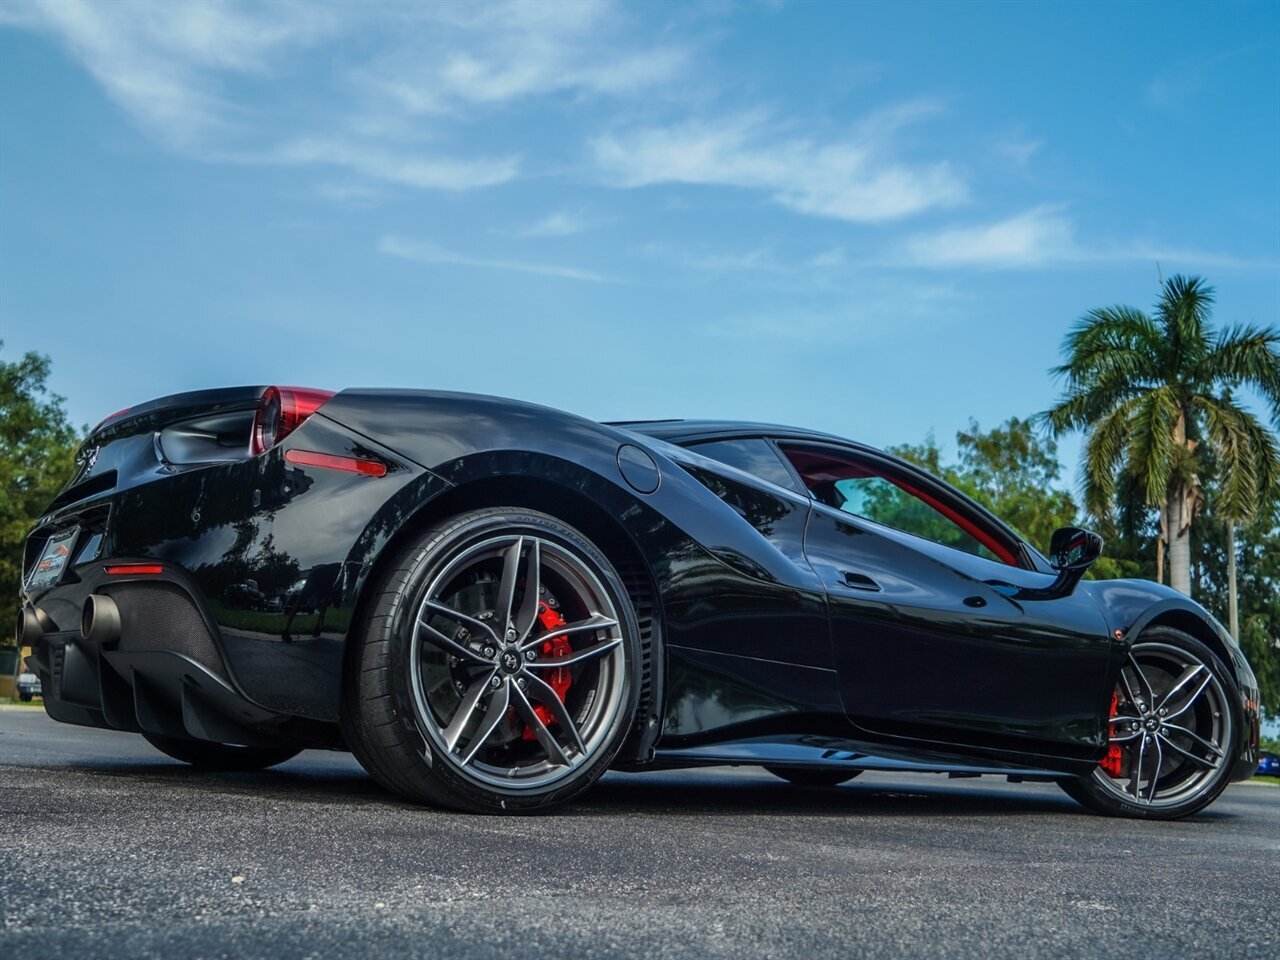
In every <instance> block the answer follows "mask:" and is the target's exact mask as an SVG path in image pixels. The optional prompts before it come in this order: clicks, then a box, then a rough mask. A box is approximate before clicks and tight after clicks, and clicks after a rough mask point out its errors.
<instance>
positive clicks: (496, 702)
mask: <svg viewBox="0 0 1280 960" xmlns="http://www.w3.org/2000/svg"><path fill="white" fill-rule="evenodd" d="M509 686H510V684H509V683H507V681H505V680H504V681H503V682H502V686H500V687H498V689H497V690H494V691H493V694H492V695H491V696H490V697H489V702H488V703H486V704H485V707H484V720H483V721H481V723H480V727H479V729H478V730H476V732H475V736H473V737H472V738H471V739H470V740H469V741H468V742H467V752H466V753H465V754H464V755H463V757H462V765H463V766H464V767H465V766H466V765H467V764H468V763H470V762H471V761H472V759H473V758H474V757H475V755H476V754H477V753H478V752H479V751H480V748H481V747H483V746H484V742H485V741H486V740H488V739H489V737H490V736H492V735H493V731H494V730H496V729H498V724H500V723H501V722H502V718H503V717H505V716H506V715H507V707H508V706H509V705H510V703H511V692H510V690H509V689H508V688H509Z"/></svg>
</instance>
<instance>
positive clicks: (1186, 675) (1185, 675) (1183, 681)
mask: <svg viewBox="0 0 1280 960" xmlns="http://www.w3.org/2000/svg"><path fill="white" fill-rule="evenodd" d="M1204 669H1206V668H1205V665H1204V664H1203V663H1197V664H1194V665H1192V666H1190V667H1187V668H1186V669H1185V670H1183V671H1182V676H1180V677H1179V678H1178V680H1177V682H1176V683H1175V684H1174V685H1173V686H1172V687H1170V688H1169V692H1168V693H1166V694H1165V695H1164V696H1163V697H1161V698H1160V703H1159V704H1157V708H1158V707H1167V706H1168V705H1169V704H1170V703H1171V702H1172V701H1173V700H1174V698H1175V697H1177V695H1178V694H1179V692H1181V690H1182V688H1183V687H1185V686H1186V685H1187V684H1188V683H1190V682H1191V681H1192V680H1194V679H1195V678H1196V677H1197V676H1199V674H1200V671H1201V670H1204Z"/></svg>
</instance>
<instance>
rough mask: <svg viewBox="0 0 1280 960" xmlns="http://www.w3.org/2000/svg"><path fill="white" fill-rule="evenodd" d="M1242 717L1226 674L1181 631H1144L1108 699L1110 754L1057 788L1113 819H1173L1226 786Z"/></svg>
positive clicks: (1203, 803)
mask: <svg viewBox="0 0 1280 960" xmlns="http://www.w3.org/2000/svg"><path fill="white" fill-rule="evenodd" d="M1242 729H1243V720H1242V717H1241V711H1240V695H1239V692H1238V690H1237V689H1236V684H1235V680H1234V678H1233V676H1232V674H1231V671H1230V670H1229V669H1228V668H1227V667H1226V665H1225V664H1223V662H1222V661H1221V659H1219V658H1218V657H1217V656H1216V655H1215V654H1214V653H1213V651H1212V650H1210V649H1209V648H1208V647H1206V646H1205V645H1204V644H1203V643H1201V642H1200V641H1199V640H1196V639H1195V638H1194V637H1191V636H1189V635H1187V634H1185V633H1183V632H1182V631H1180V630H1174V629H1171V628H1168V627H1155V628H1152V629H1150V630H1146V631H1144V632H1143V634H1142V636H1141V637H1140V638H1139V640H1138V641H1137V642H1136V643H1134V645H1133V647H1132V648H1131V649H1130V651H1129V656H1128V660H1127V662H1126V664H1125V666H1124V668H1123V669H1122V670H1121V672H1120V679H1119V681H1118V682H1117V684H1116V689H1115V692H1114V694H1113V697H1112V710H1111V717H1110V721H1109V739H1110V750H1109V752H1108V755H1107V757H1106V759H1104V760H1103V762H1102V763H1101V764H1099V766H1098V767H1097V768H1096V769H1095V770H1094V771H1093V773H1091V774H1090V775H1089V776H1087V777H1081V778H1078V779H1074V780H1068V781H1064V782H1063V783H1062V784H1061V785H1062V788H1063V789H1064V790H1065V791H1066V792H1067V793H1068V794H1070V795H1071V796H1072V797H1074V798H1075V799H1076V800H1078V801H1080V803H1082V804H1084V805H1085V806H1086V807H1089V808H1090V809H1092V810H1096V811H1098V812H1099V813H1106V814H1110V815H1113V816H1123V817H1143V818H1147V819H1156V820H1176V819H1178V818H1179V817H1185V816H1189V815H1190V814H1193V813H1195V812H1197V811H1198V810H1202V809H1203V808H1204V807H1206V806H1208V805H1209V804H1210V803H1212V802H1213V801H1214V800H1215V799H1216V798H1217V796H1218V795H1219V794H1220V793H1221V792H1222V791H1223V790H1224V789H1225V788H1226V786H1227V783H1228V782H1229V780H1230V777H1231V768H1232V765H1233V762H1234V758H1235V756H1236V753H1237V749H1236V748H1237V744H1238V742H1239V737H1240V732H1241V730H1242Z"/></svg>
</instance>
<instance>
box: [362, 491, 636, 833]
mask: <svg viewBox="0 0 1280 960" xmlns="http://www.w3.org/2000/svg"><path fill="white" fill-rule="evenodd" d="M504 538H505V539H504ZM516 538H525V539H524V540H520V541H519V542H518V543H516V544H515V546H514V553H513V556H514V557H515V559H514V561H511V562H512V563H514V564H515V567H517V568H518V567H519V566H520V564H521V563H524V564H525V568H524V572H525V574H526V579H527V575H528V571H529V566H528V564H529V563H530V562H531V557H532V553H531V552H529V553H523V552H522V550H524V549H525V548H523V547H522V546H521V545H520V544H522V543H525V542H527V541H536V542H537V543H538V544H539V545H540V546H539V550H540V551H555V552H556V553H557V555H559V556H560V557H561V558H562V560H563V559H564V558H569V559H568V560H564V562H566V563H569V562H570V561H572V562H573V563H577V564H580V565H581V566H582V568H583V569H584V570H585V571H586V572H587V573H588V574H590V578H591V582H592V583H593V585H594V587H596V588H598V589H599V590H601V591H603V596H604V598H605V600H606V603H607V605H609V606H611V608H612V610H613V611H614V612H615V614H616V616H615V617H613V619H611V620H610V623H611V626H610V627H609V632H610V633H611V637H609V638H606V639H608V640H609V643H611V644H613V646H612V647H610V652H609V653H608V657H607V665H606V663H605V659H606V658H605V656H604V655H603V654H602V655H601V663H600V665H599V666H597V667H595V668H594V669H595V670H596V672H597V673H596V675H597V677H603V676H605V673H606V671H607V675H608V677H609V683H610V687H609V694H608V696H607V697H606V696H604V695H601V696H599V697H598V700H599V703H600V704H601V705H602V706H601V707H599V708H597V707H596V706H595V704H596V701H597V695H596V694H594V693H593V694H590V697H591V705H590V706H589V707H588V708H587V710H588V712H589V711H590V710H597V709H604V708H605V707H607V708H608V710H609V716H608V719H607V720H606V719H604V718H603V715H600V716H599V718H598V720H597V721H596V722H595V725H594V726H593V727H592V739H591V740H590V749H589V750H587V751H586V752H583V751H576V752H575V753H574V754H573V756H574V757H576V759H573V760H572V761H571V762H566V763H564V764H563V770H560V771H559V772H557V770H558V769H559V768H558V767H557V766H556V761H554V760H553V759H552V757H551V752H550V751H551V748H550V747H548V746H546V745H545V744H544V743H543V741H541V740H538V741H536V743H537V747H536V748H533V749H541V750H543V751H544V752H545V754H546V759H545V760H543V761H541V762H542V763H543V765H544V766H545V767H546V768H547V769H548V770H549V771H550V772H548V773H547V774H545V776H547V777H558V778H559V779H555V780H554V781H553V782H548V783H546V784H545V785H537V784H535V783H534V782H533V778H530V779H529V781H527V782H526V781H521V780H518V779H517V774H516V772H515V771H516V770H517V769H523V768H518V766H517V765H516V761H512V773H511V774H510V779H509V780H504V779H502V777H501V775H500V774H495V773H493V772H492V771H493V770H494V769H495V766H496V765H486V763H484V762H482V760H481V758H487V757H489V756H491V755H492V754H493V751H494V750H498V751H502V750H507V749H509V750H519V749H524V748H523V747H521V745H520V744H519V743H518V742H517V740H518V739H519V738H516V739H512V738H509V737H508V738H507V739H503V737H502V734H503V732H504V731H505V730H507V729H508V727H509V726H510V721H509V720H507V719H503V720H501V727H500V728H499V729H497V730H494V731H493V732H492V734H490V733H485V734H484V735H480V734H479V732H478V730H476V732H474V733H473V734H472V736H471V737H468V738H467V742H466V743H465V744H461V745H459V746H458V747H457V751H456V752H455V748H454V747H449V748H448V749H447V750H446V744H445V743H444V742H443V740H442V735H441V729H440V728H441V727H442V726H445V725H446V724H445V721H444V718H443V711H442V712H441V715H440V716H437V714H436V708H435V707H434V706H433V705H432V703H431V702H430V699H429V698H430V696H431V695H433V694H438V693H439V691H442V690H446V689H447V687H446V686H445V685H446V684H447V683H448V682H449V680H448V678H449V677H450V676H451V675H450V674H449V673H448V671H449V670H456V669H462V668H466V669H478V670H479V671H480V672H481V676H483V671H484V670H486V669H492V670H493V673H491V674H489V679H490V680H493V678H494V677H497V678H499V679H500V681H501V683H502V684H503V685H504V689H505V690H507V691H509V693H510V696H511V701H510V702H511V706H510V707H506V706H504V707H500V708H497V709H494V714H495V722H499V721H498V720H497V719H496V717H497V716H499V715H500V716H503V717H511V716H514V715H515V714H513V713H512V712H511V710H515V709H519V708H518V707H517V706H516V699H515V698H516V697H517V696H520V695H519V694H517V693H516V692H515V684H516V683H517V680H518V679H519V678H523V677H525V676H530V677H531V676H533V671H532V670H531V669H530V670H528V671H526V669H525V667H524V665H520V666H519V668H518V671H519V677H517V675H516V674H514V673H513V674H510V675H507V674H504V673H503V672H502V669H504V668H500V666H499V665H500V662H501V661H502V659H503V658H504V657H505V656H506V653H507V652H508V651H515V652H517V654H518V653H519V652H520V651H521V650H523V649H524V647H523V646H521V645H520V644H521V643H523V642H524V638H521V641H520V642H519V643H517V642H515V641H512V636H513V635H512V634H509V633H504V634H503V636H502V637H501V638H500V639H499V650H498V653H497V656H496V657H495V658H490V659H489V660H487V661H486V662H485V663H484V664H483V665H481V666H480V667H478V668H477V667H476V665H475V664H473V663H471V662H470V661H466V660H465V659H463V658H461V657H459V656H453V655H450V656H448V657H447V658H446V657H444V656H443V653H442V651H443V650H447V649H453V648H446V647H440V645H439V643H438V642H437V641H435V640H431V641H429V642H427V641H423V640H421V639H417V640H415V634H416V633H418V632H419V631H420V630H421V629H422V628H421V627H420V626H419V623H420V616H421V614H422V611H423V610H426V609H428V608H427V607H426V606H424V604H427V603H428V602H429V601H430V600H431V597H429V594H432V591H433V590H443V589H445V587H444V586H442V584H452V583H455V582H456V581H455V580H451V579H449V578H450V577H454V576H455V573H454V572H453V571H462V573H459V574H457V576H458V577H459V578H461V577H462V576H463V575H464V574H465V573H466V571H467V570H469V569H470V568H469V567H467V566H466V565H465V558H467V557H469V556H471V555H472V552H474V551H478V550H483V549H485V548H486V546H487V545H488V544H492V543H497V542H506V541H507V540H512V541H514V540H516ZM505 549H511V548H505ZM539 555H540V556H546V555H547V554H545V553H542V554H539ZM506 556H507V555H506V554H505V553H504V555H503V557H504V559H503V561H502V563H503V564H505V563H506V562H507V561H506V559H505V558H506ZM522 558H524V559H522ZM460 564H461V566H460ZM504 569H505V567H504ZM538 570H539V571H540V572H539V583H540V584H541V583H542V577H543V575H544V573H545V571H546V567H545V566H542V565H540V566H539V568H538ZM524 582H525V581H520V584H521V586H517V587H514V588H513V589H514V590H516V591H518V592H519V593H520V595H521V599H520V600H519V601H516V600H515V594H514V593H513V594H512V595H511V601H512V607H511V609H512V610H514V607H515V606H516V604H517V603H519V604H523V603H524V602H525V599H524V597H523V583H524ZM487 585H490V586H491V585H492V581H490V582H489V584H487ZM475 586H476V585H474V584H473V586H472V587H471V588H466V589H474V587H475ZM479 586H480V587H484V586H486V584H479ZM371 597H372V599H371V600H370V602H369V603H368V605H367V607H366V609H365V611H364V614H363V619H362V622H361V623H360V624H359V625H358V626H357V630H358V634H357V636H358V640H357V642H356V643H355V644H353V649H352V654H351V656H350V658H349V659H348V662H347V666H346V669H345V672H344V673H345V675H344V691H343V708H342V733H343V738H344V740H345V741H346V743H347V745H348V746H349V747H350V749H351V751H352V753H353V754H355V756H356V759H357V760H359V762H360V763H361V765H362V766H363V767H364V768H365V770H367V771H368V772H369V774H370V776H372V777H373V778H374V780H376V781H377V782H378V783H380V784H381V785H382V786H384V787H386V788H387V789H388V790H391V791H392V792H394V793H396V794H399V795H400V796H401V797H404V798H406V799H408V800H411V801H413V802H417V803H427V804H433V805H438V806H445V807H451V808H454V809H457V810H464V811H468V812H473V813H503V812H506V813H513V812H525V811H534V810H542V809H546V808H549V807H552V806H554V805H556V804H560V803H564V802H566V801H567V800H569V799H571V798H573V797H575V796H577V795H578V794H580V793H581V792H582V791H583V790H586V789H587V788H588V787H589V786H590V785H591V784H592V783H594V782H595V781H596V780H597V779H598V778H599V777H600V776H601V775H602V774H603V773H604V772H605V770H607V769H608V767H609V765H610V763H611V762H612V761H613V758H614V757H615V755H616V754H617V752H618V750H619V748H620V747H621V746H622V743H623V741H624V740H625V738H626V736H627V734H628V732H629V731H630V729H631V727H632V724H633V719H634V716H635V709H636V701H637V698H638V691H639V686H640V676H641V674H640V670H641V666H642V665H641V663H640V646H639V627H638V625H637V623H636V618H635V613H634V611H633V610H632V606H631V603H630V601H629V600H628V598H627V593H626V589H625V588H624V586H623V584H622V581H621V579H620V578H619V577H618V574H617V572H616V571H615V570H614V568H613V565H612V564H611V563H610V562H609V560H608V558H607V557H605V555H604V554H603V553H602V552H601V551H600V550H599V549H598V548H596V547H595V545H594V544H592V543H591V542H590V541H589V540H588V539H587V538H586V537H585V536H583V535H582V534H581V533H579V532H578V531H577V530H575V529H574V528H573V527H571V526H569V525H568V524H566V523H564V522H563V521H561V520H558V519H556V518H555V517H552V516H549V515H547V514H544V513H540V512H537V511H533V510H526V509H520V508H516V507H495V508H487V509H482V510H474V511H471V512H468V513H465V514H462V515H460V516H457V517H453V518H451V519H448V520H446V521H443V522H441V523H438V524H437V525H435V526H434V527H432V528H431V529H429V530H427V531H426V532H425V533H423V534H421V535H420V536H418V537H416V538H414V540H413V541H412V542H410V543H408V544H407V545H406V546H405V547H404V548H403V549H402V550H401V551H400V552H399V553H398V554H397V555H396V556H395V557H393V559H392V560H391V561H390V563H389V564H388V566H387V567H386V568H385V569H384V570H383V571H382V573H381V575H380V577H379V581H378V582H377V583H376V584H374V585H373V586H372V593H371ZM537 609H539V610H542V609H543V608H542V607H541V606H539V607H538V608H537ZM495 611H496V607H495ZM462 612H465V611H462ZM435 615H436V614H434V613H433V614H429V616H435ZM484 615H485V614H483V613H481V614H479V616H484ZM490 615H491V618H492V619H491V620H490V621H485V622H481V621H480V620H473V621H472V624H473V627H480V626H484V623H488V624H489V626H490V627H492V626H493V624H496V623H497V622H498V617H497V615H496V612H494V611H490ZM446 616H447V614H446ZM457 622H459V623H461V621H457ZM500 629H501V628H500ZM430 633H433V634H436V635H437V636H438V635H439V632H438V631H430ZM463 633H466V631H465V630H464V631H463ZM536 633H537V628H536V627H535V628H531V632H530V633H529V637H530V638H536ZM483 636H487V634H482V633H481V632H480V631H479V630H477V632H476V634H475V636H473V637H471V638H470V642H471V643H472V644H475V643H477V642H480V641H477V639H476V638H477V637H483ZM495 636H496V634H495ZM597 636H598V634H597ZM483 642H486V643H487V641H483ZM502 642H510V643H511V646H507V647H501V643H502ZM584 642H585V643H587V644H588V646H590V641H584ZM430 644H435V646H434V647H433V646H431V645H430ZM598 645H599V646H602V647H603V646H604V645H605V644H603V643H600V644H598ZM437 648H439V649H437ZM415 651H416V654H415ZM424 651H427V653H428V654H430V655H432V656H435V657H440V658H441V662H440V664H439V666H438V669H439V670H442V671H444V672H445V678H446V679H445V681H443V682H440V683H436V684H435V685H433V686H430V687H428V686H427V682H426V681H425V680H424V679H423V672H424V670H426V669H428V667H424V665H423V658H424V656H426V655H427V654H424ZM613 651H617V652H616V653H615V652H613ZM518 659H519V657H518V656H517V660H518ZM446 663H447V666H446ZM428 666H429V665H428ZM455 678H456V677H455ZM474 682H475V683H479V681H474ZM529 682H530V684H532V680H530V681H529ZM575 682H576V681H575ZM471 683H472V678H468V679H467V680H462V679H458V680H457V684H456V685H457V686H459V687H460V688H461V689H465V690H467V693H466V696H465V697H464V695H463V694H462V692H461V689H460V690H459V692H458V693H457V694H456V697H457V699H458V700H459V701H460V702H458V703H457V705H456V708H455V709H456V711H457V712H456V713H454V714H452V720H451V721H450V722H451V723H452V722H454V721H456V720H457V718H458V717H459V716H461V715H462V711H463V706H464V704H465V703H466V702H467V700H466V698H467V697H470V696H471V695H472V694H471V690H472V689H474V685H472V686H469V684H471ZM522 689H525V688H524V687H522ZM532 693H533V687H532V686H530V687H529V688H528V689H527V690H526V694H528V695H529V698H528V699H524V698H523V697H522V699H524V707H525V708H526V710H527V709H529V708H530V707H531V706H532V705H533V703H534V699H533V697H532ZM481 696H482V697H483V699H478V700H474V701H472V705H471V707H470V708H469V711H468V713H467V716H466V717H463V721H464V722H463V725H462V726H461V727H459V729H461V730H464V731H465V730H467V729H468V725H469V724H470V721H471V720H472V719H475V720H478V721H479V723H477V724H476V725H475V726H476V727H483V726H486V725H487V724H488V722H489V717H490V710H491V708H492V705H493V703H494V699H490V698H488V695H487V694H485V695H481ZM561 700H562V703H563V705H564V708H565V713H564V716H566V717H570V714H571V713H572V709H571V708H570V705H569V704H568V703H567V702H564V697H563V696H561ZM606 701H608V702H606ZM542 702H543V703H547V702H548V701H546V700H543V701H542ZM504 703H505V700H504ZM482 704H483V706H484V707H485V712H484V713H483V714H482V715H477V714H476V713H475V712H474V711H475V710H477V709H478V708H479V707H480V706H481V705H482ZM545 709H546V708H545V707H544V710H545ZM423 711H429V712H430V713H429V715H426V714H424V713H423ZM570 719H572V718H570ZM526 722H527V715H526ZM553 726H554V727H555V729H556V731H558V733H556V734H552V733H551V728H552V727H553ZM471 729H473V730H475V727H471ZM529 729H530V730H531V729H532V726H531V725H530V726H529ZM542 732H543V733H544V734H547V735H548V736H550V737H551V739H552V740H553V741H554V740H555V739H556V737H557V736H566V735H567V734H566V732H565V731H564V729H563V725H562V724H560V723H558V722H556V723H548V724H546V725H545V726H544V728H543V730H542ZM573 735H574V738H575V739H577V741H578V743H579V744H580V745H585V744H587V741H585V740H583V739H582V737H581V736H580V735H579V733H578V727H576V726H575V727H574V734H573ZM462 736H465V733H463V734H462ZM491 736H496V737H497V738H498V739H497V740H496V741H490V740H489V738H490V737H491ZM473 742H474V743H475V744H476V746H475V747H474V750H473V747H472V743H473ZM464 748H465V749H467V750H473V753H472V757H473V758H474V759H475V762H473V763H471V764H470V765H468V760H467V759H464V758H463V757H462V756H461V755H460V754H461V753H462V750H463V749H464ZM475 750H478V751H479V753H478V754H477V753H475V752H474V751H475ZM569 756H570V755H569V752H568V751H566V752H565V753H564V755H563V756H562V757H561V759H562V760H569ZM486 770H487V771H489V772H486Z"/></svg>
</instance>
